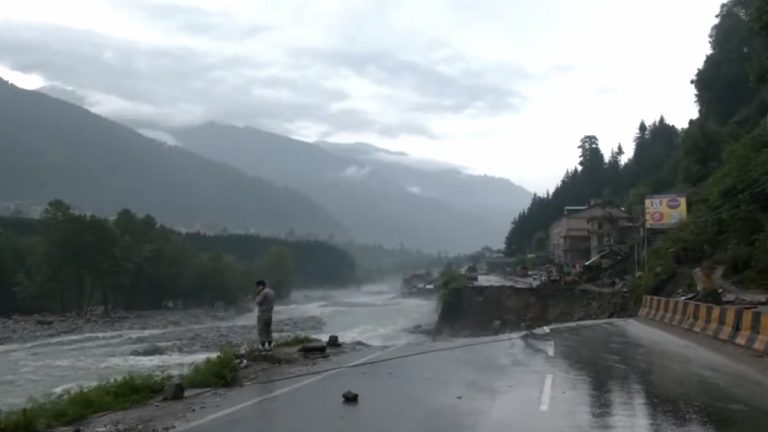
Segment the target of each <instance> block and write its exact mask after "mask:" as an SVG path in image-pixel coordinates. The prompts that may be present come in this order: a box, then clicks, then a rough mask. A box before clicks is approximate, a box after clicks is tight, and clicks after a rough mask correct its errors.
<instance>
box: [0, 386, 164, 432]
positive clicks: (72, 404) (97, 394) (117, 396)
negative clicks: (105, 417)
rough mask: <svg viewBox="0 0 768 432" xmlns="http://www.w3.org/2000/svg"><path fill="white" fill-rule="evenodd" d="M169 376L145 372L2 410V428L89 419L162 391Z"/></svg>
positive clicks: (33, 431)
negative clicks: (15, 408)
mask: <svg viewBox="0 0 768 432" xmlns="http://www.w3.org/2000/svg"><path fill="white" fill-rule="evenodd" d="M167 379H168V377H165V376H160V375H153V374H142V375H129V376H126V377H123V378H119V379H116V380H112V381H107V382H104V383H101V384H98V385H96V386H93V387H90V388H87V389H78V390H73V391H70V392H65V393H63V394H61V395H59V396H56V397H53V398H51V399H48V400H42V401H32V402H31V403H30V404H29V405H28V406H27V407H25V408H23V409H21V410H18V411H13V412H9V413H6V414H2V416H0V432H38V431H46V430H50V429H52V428H55V427H59V426H66V425H71V424H73V423H76V422H78V421H81V420H85V419H87V418H88V417H90V416H93V415H95V414H98V413H103V412H108V411H117V410H123V409H127V408H130V407H133V406H136V405H139V404H142V403H145V402H147V401H149V400H151V399H153V398H155V397H157V396H158V395H159V394H160V393H162V391H163V388H164V387H165V384H166V381H167Z"/></svg>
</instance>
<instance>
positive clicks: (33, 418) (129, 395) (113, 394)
mask: <svg viewBox="0 0 768 432" xmlns="http://www.w3.org/2000/svg"><path fill="white" fill-rule="evenodd" d="M170 380H171V377H170V376H167V375H159V374H149V373H148V374H133V375H128V376H125V377H123V378H118V379H114V380H110V381H106V382H103V383H100V384H97V385H95V386H93V387H88V388H79V389H77V390H72V391H68V392H64V393H62V394H60V395H57V396H52V397H50V398H49V399H45V400H31V401H30V403H29V404H27V406H26V407H24V408H22V409H20V410H17V411H12V412H8V413H3V414H0V432H42V431H47V430H51V429H53V428H56V427H61V426H68V425H72V424H74V423H77V422H79V421H82V420H85V419H87V418H89V417H91V416H93V415H96V414H100V413H105V412H110V411H120V410H125V409H128V408H131V407H134V406H137V405H141V404H144V403H146V402H148V401H150V400H152V399H155V398H157V397H159V396H160V395H161V394H162V392H163V389H164V388H165V386H166V384H168V383H169V381H170ZM182 382H183V383H184V386H185V387H187V388H211V387H231V386H233V385H235V384H236V383H237V382H238V365H237V360H236V357H235V352H234V351H233V350H232V349H231V348H229V347H223V348H222V349H221V352H220V353H219V354H218V355H217V356H216V357H213V358H209V359H206V360H204V361H203V362H201V363H198V364H196V365H194V366H193V367H192V368H191V369H190V370H189V372H187V373H186V374H185V375H184V376H183V377H182Z"/></svg>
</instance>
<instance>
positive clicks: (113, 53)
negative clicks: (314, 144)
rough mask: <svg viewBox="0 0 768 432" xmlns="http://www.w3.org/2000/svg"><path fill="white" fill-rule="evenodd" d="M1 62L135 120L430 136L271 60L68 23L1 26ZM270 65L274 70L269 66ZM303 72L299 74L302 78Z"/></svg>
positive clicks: (283, 130) (99, 108)
mask: <svg viewBox="0 0 768 432" xmlns="http://www.w3.org/2000/svg"><path fill="white" fill-rule="evenodd" d="M0 62H2V63H5V64H7V65H8V66H9V67H11V68H12V69H16V70H20V71H26V72H34V73H38V74H40V75H41V76H43V77H45V78H46V79H47V80H51V81H55V82H58V83H62V84H64V85H66V86H69V87H73V88H75V89H76V90H78V92H79V93H80V94H82V95H86V96H88V97H87V99H88V103H87V104H86V105H87V106H88V107H89V108H92V109H95V110H97V111H99V112H101V113H103V114H105V115H110V116H113V117H117V118H121V119H122V118H126V119H131V120H138V121H140V120H162V121H167V122H169V123H172V124H174V125H179V124H183V123H185V119H186V123H199V122H200V121H204V120H219V121H226V122H231V123H236V124H243V125H246V124H247V125H252V126H256V127H261V128H265V129H269V130H273V131H275V132H278V133H290V132H291V130H290V125H291V124H293V123H297V122H302V121H309V122H314V123H320V124H325V125H327V126H328V128H329V131H331V132H339V131H355V132H361V131H377V130H381V131H382V132H383V133H386V134H390V135H398V134H402V133H421V134H428V131H427V130H426V128H420V129H419V128H416V127H415V126H414V125H412V124H409V123H408V122H406V123H404V127H403V128H402V131H401V132H398V129H399V126H398V124H396V123H382V122H380V121H377V120H376V119H374V118H372V117H371V116H370V115H369V114H368V113H366V112H363V111H359V110H350V109H347V110H343V111H334V110H332V109H331V105H332V104H334V103H338V102H342V101H344V100H346V99H347V98H348V94H347V93H346V92H344V91H342V90H339V89H337V88H333V87H330V86H327V85H325V84H323V83H321V82H320V81H319V80H318V79H316V77H313V76H311V75H307V74H304V75H302V73H301V72H296V69H295V68H294V67H293V65H281V66H282V68H285V69H286V71H285V74H286V75H291V76H292V78H291V79H288V78H285V77H283V76H280V75H274V72H273V74H265V73H262V72H261V71H266V70H270V69H274V66H275V65H274V64H270V65H268V64H264V63H260V62H258V61H256V60H253V59H250V58H244V57H238V56H222V55H216V54H211V53H208V52H204V51H198V50H194V49H191V48H179V47H165V46H153V47H145V46H141V45H139V44H137V43H133V42H129V41H125V40H121V39H115V38H109V37H105V36H103V35H99V34H95V33H90V32H86V31H81V30H72V29H69V28H65V27H57V26H44V25H19V24H10V23H8V24H6V23H4V37H3V38H1V39H0ZM268 66H269V68H268ZM297 74H298V75H297Z"/></svg>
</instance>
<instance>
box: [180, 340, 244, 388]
mask: <svg viewBox="0 0 768 432" xmlns="http://www.w3.org/2000/svg"><path fill="white" fill-rule="evenodd" d="M237 380H238V367H237V358H236V357H235V351H234V350H233V349H232V348H231V347H225V348H222V349H221V352H220V353H219V355H217V356H216V357H212V358H208V359H205V360H203V361H202V362H200V363H198V364H196V365H194V366H192V369H190V370H189V372H187V374H186V375H184V379H183V380H182V382H183V383H184V387H187V388H211V387H231V386H233V385H235V384H236V383H237Z"/></svg>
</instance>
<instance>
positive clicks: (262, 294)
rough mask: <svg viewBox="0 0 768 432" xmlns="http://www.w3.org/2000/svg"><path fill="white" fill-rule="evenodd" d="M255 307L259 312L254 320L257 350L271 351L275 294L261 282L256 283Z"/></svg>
mask: <svg viewBox="0 0 768 432" xmlns="http://www.w3.org/2000/svg"><path fill="white" fill-rule="evenodd" d="M256 306H257V307H258V311H259V315H258V318H257V320H256V323H257V325H258V329H259V348H260V349H261V350H262V351H272V310H273V309H274V308H275V293H274V291H272V289H271V288H270V287H268V286H267V283H266V282H264V281H263V280H259V281H256Z"/></svg>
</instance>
